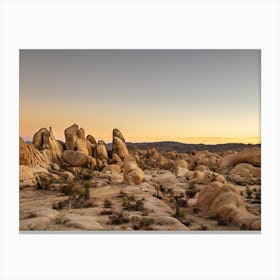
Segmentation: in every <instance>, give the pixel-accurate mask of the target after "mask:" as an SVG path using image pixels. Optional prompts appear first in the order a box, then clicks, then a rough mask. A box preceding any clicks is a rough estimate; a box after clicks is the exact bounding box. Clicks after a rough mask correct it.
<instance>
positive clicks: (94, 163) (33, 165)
mask: <svg viewBox="0 0 280 280" xmlns="http://www.w3.org/2000/svg"><path fill="white" fill-rule="evenodd" d="M64 135H65V141H61V140H56V138H55V136H54V133H53V131H52V128H51V127H50V128H49V129H47V128H41V129H40V130H38V131H37V132H36V133H35V134H34V136H33V141H32V143H26V142H25V141H24V140H23V139H22V138H20V139H19V147H20V149H19V151H20V154H19V158H20V159H19V161H20V166H19V187H20V209H19V210H20V221H19V227H20V231H205V230H206V231H207V230H208V231H228V230H230V231H240V230H261V147H260V144H258V145H245V144H224V145H212V150H213V151H209V150H203V149H202V148H203V147H204V145H191V148H192V150H191V151H188V149H189V145H185V148H186V151H188V152H182V144H180V143H178V147H180V152H178V151H176V143H172V147H170V143H169V142H166V144H165V145H164V143H160V148H158V149H157V148H155V147H153V148H149V147H147V148H146V149H145V148H143V149H141V144H135V145H133V144H132V143H130V144H129V148H128V146H127V145H126V140H125V137H124V135H123V134H122V132H121V131H120V130H118V129H113V131H112V143H111V144H109V145H107V144H105V142H104V141H103V140H96V138H95V137H94V136H93V135H87V136H86V133H85V130H84V129H83V128H81V127H79V126H78V125H77V124H73V125H71V126H69V127H68V128H66V129H65V130H64ZM143 145H144V147H145V146H147V145H148V144H147V143H146V144H142V146H143ZM150 145H153V146H157V143H152V144H150ZM210 146H211V145H210ZM210 146H209V147H210ZM164 147H165V148H164ZM207 147H208V146H207ZM209 147H208V148H209ZM195 148H197V150H196V149H195Z"/></svg>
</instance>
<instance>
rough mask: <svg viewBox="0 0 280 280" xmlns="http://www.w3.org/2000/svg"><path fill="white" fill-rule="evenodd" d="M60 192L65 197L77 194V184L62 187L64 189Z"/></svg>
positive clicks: (70, 183)
mask: <svg viewBox="0 0 280 280" xmlns="http://www.w3.org/2000/svg"><path fill="white" fill-rule="evenodd" d="M60 191H61V192H62V193H63V194H65V195H71V194H73V193H74V192H75V183H74V182H69V183H67V184H65V185H62V187H61V188H60Z"/></svg>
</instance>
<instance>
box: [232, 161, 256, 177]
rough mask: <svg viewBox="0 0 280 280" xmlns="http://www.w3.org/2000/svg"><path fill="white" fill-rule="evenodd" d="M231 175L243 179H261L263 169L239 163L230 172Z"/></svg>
mask: <svg viewBox="0 0 280 280" xmlns="http://www.w3.org/2000/svg"><path fill="white" fill-rule="evenodd" d="M230 174H232V175H240V176H243V177H246V176H253V177H261V168H260V167H255V166H253V165H252V164H250V163H239V164H237V165H236V166H235V167H234V168H233V169H232V170H231V171H230Z"/></svg>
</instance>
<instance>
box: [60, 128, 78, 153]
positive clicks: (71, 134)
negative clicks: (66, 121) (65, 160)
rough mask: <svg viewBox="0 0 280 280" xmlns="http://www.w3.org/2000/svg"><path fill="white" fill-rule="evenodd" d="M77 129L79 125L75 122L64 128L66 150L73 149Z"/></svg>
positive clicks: (75, 142)
mask: <svg viewBox="0 0 280 280" xmlns="http://www.w3.org/2000/svg"><path fill="white" fill-rule="evenodd" d="M78 131H79V126H78V125H77V124H72V125H71V126H69V127H68V128H66V129H65V130H64V135H65V145H66V149H67V150H74V149H75V148H76V144H77V139H78Z"/></svg>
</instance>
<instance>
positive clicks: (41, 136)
mask: <svg viewBox="0 0 280 280" xmlns="http://www.w3.org/2000/svg"><path fill="white" fill-rule="evenodd" d="M49 136H50V135H49V131H48V129H47V128H41V129H39V130H38V131H37V132H36V133H35V134H34V135H33V140H32V144H33V145H34V146H35V147H36V148H37V149H38V150H40V149H48V148H49Z"/></svg>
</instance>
